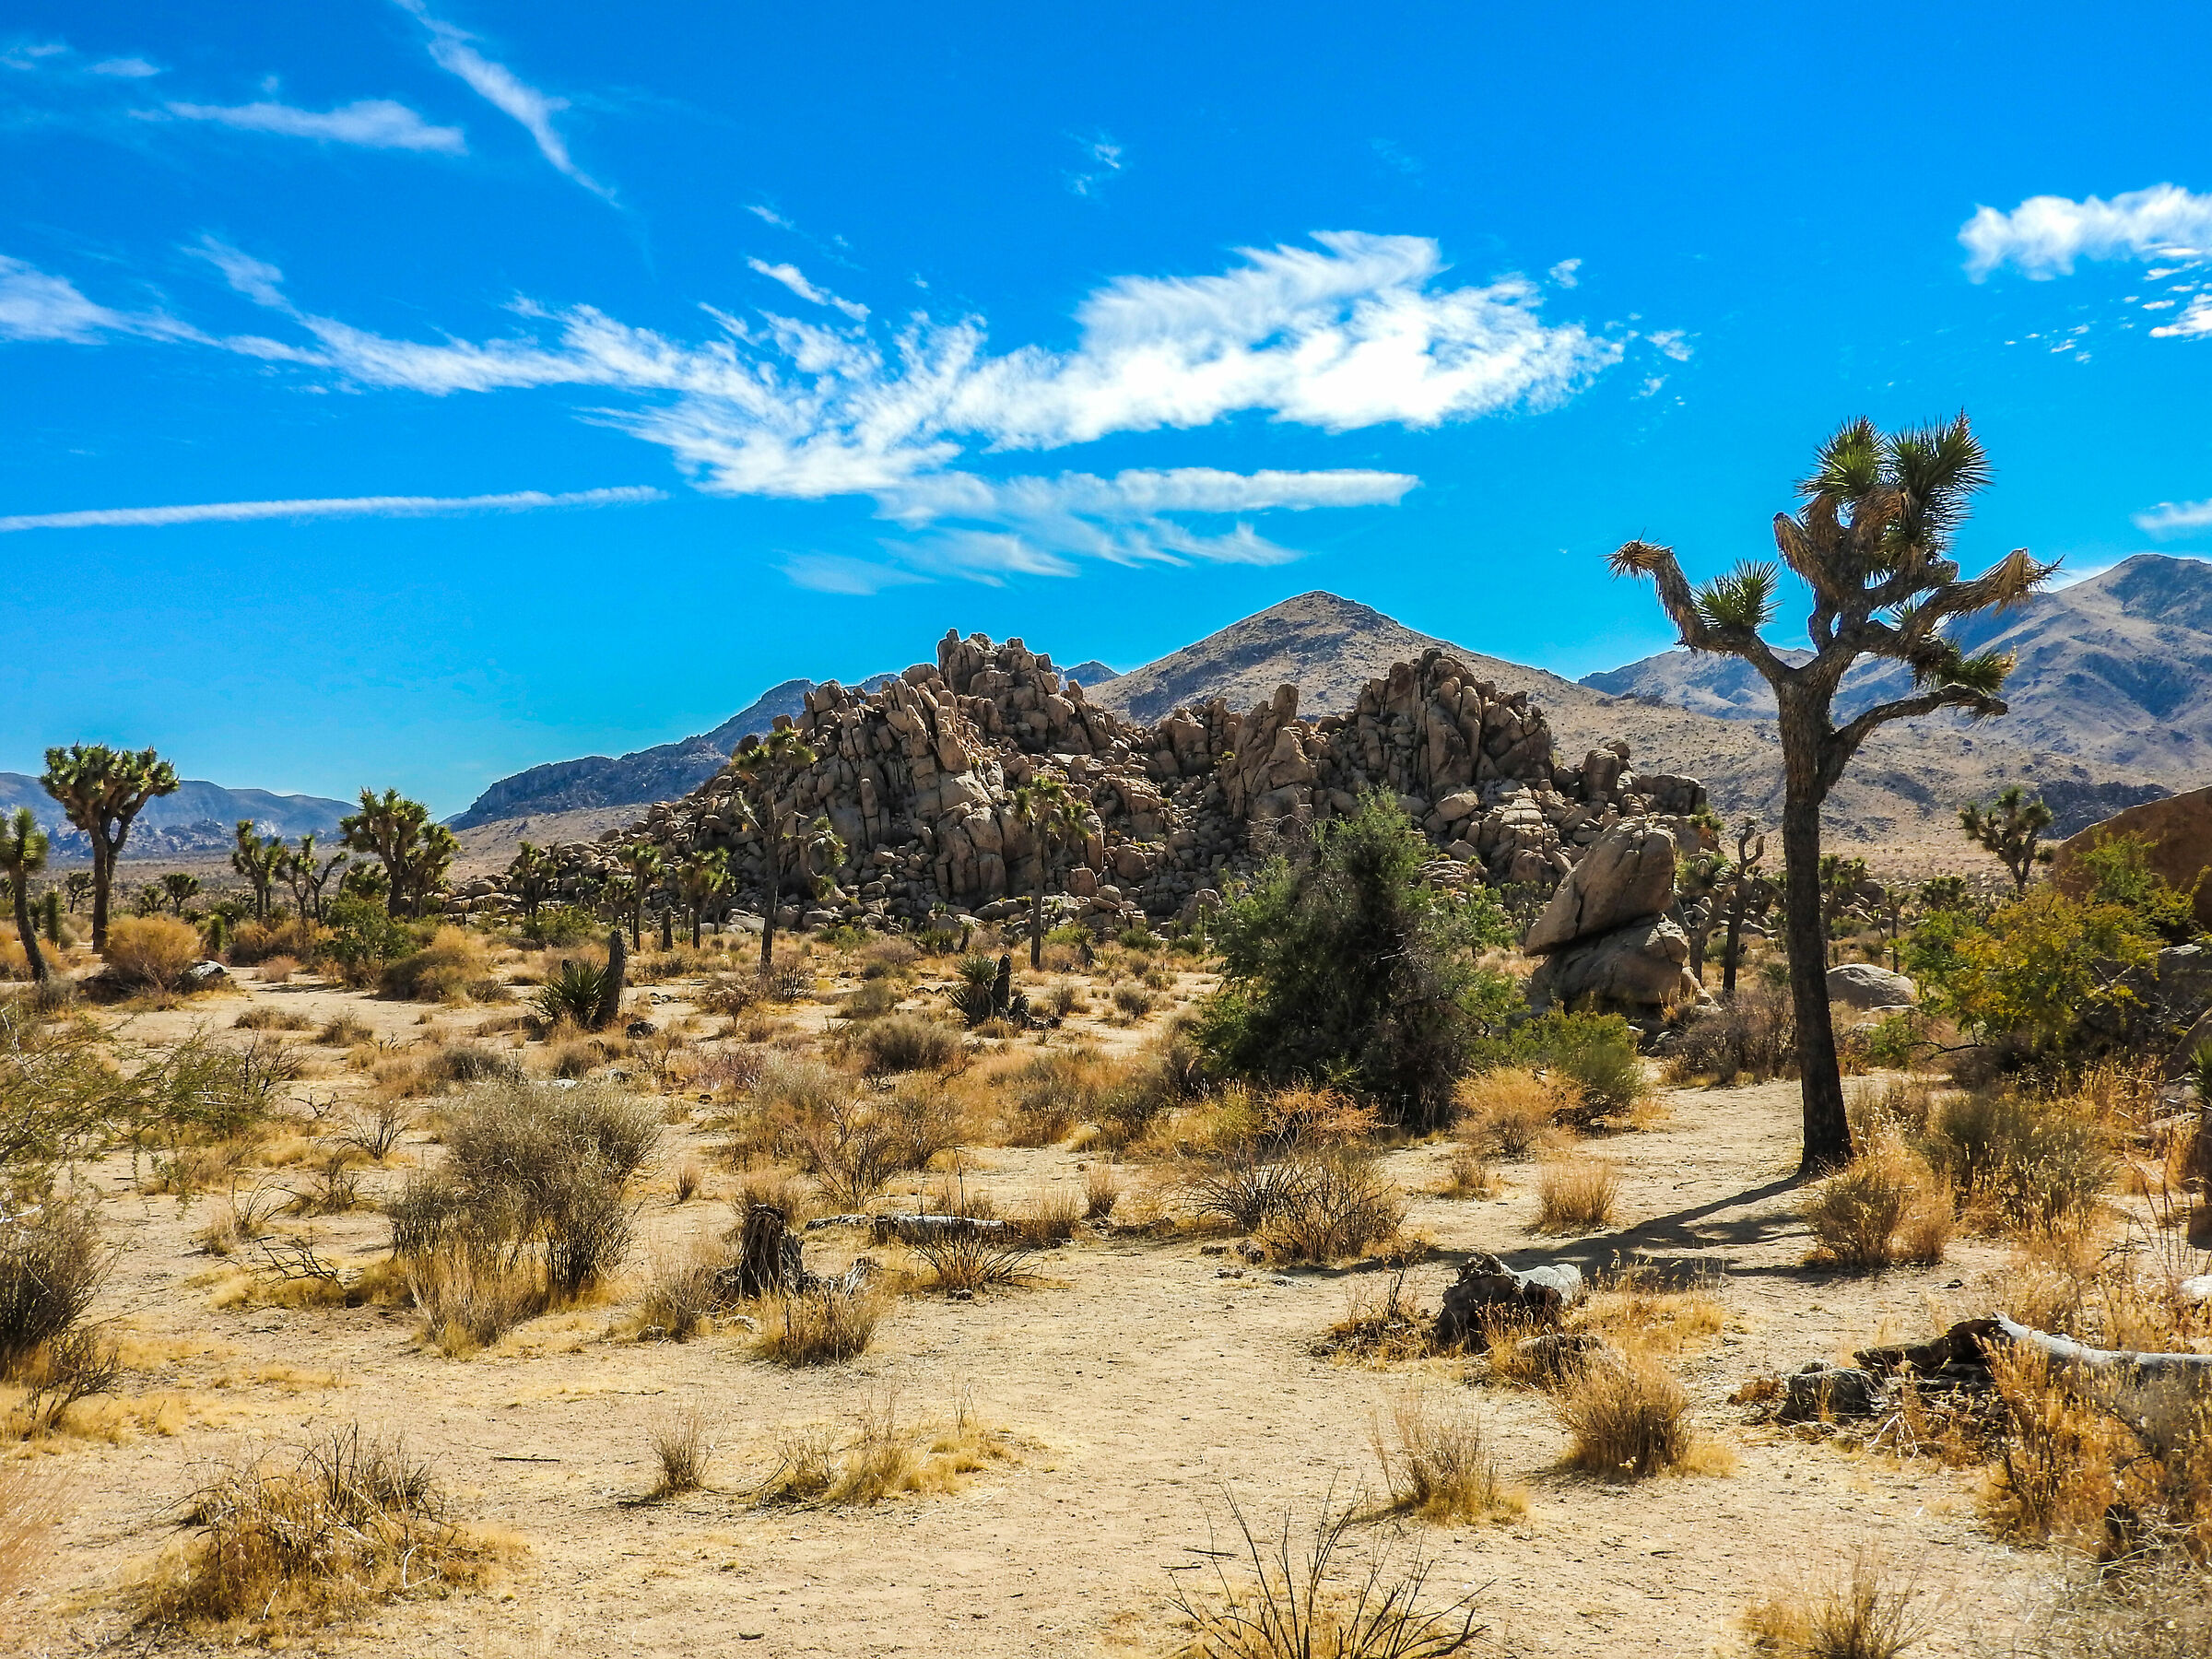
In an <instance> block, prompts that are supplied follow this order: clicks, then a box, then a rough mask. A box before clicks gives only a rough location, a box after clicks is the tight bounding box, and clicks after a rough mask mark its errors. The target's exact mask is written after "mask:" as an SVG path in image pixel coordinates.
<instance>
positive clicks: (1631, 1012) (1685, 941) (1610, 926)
mask: <svg viewBox="0 0 2212 1659" xmlns="http://www.w3.org/2000/svg"><path fill="white" fill-rule="evenodd" d="M1676 845H1677V843H1676V840H1675V834H1674V831H1673V830H1671V829H1670V828H1669V827H1667V826H1665V825H1664V824H1660V823H1655V822H1653V821H1651V820H1649V819H1645V818H1630V819H1627V820H1624V821H1623V822H1621V823H1618V824H1617V825H1615V826H1614V827H1613V828H1612V829H1610V830H1606V833H1605V834H1604V835H1602V836H1600V837H1599V838H1598V840H1597V841H1595V842H1594V843H1593V844H1592V846H1591V848H1590V850H1589V852H1588V853H1586V854H1584V855H1583V858H1582V860H1581V861H1580V862H1579V863H1577V864H1576V865H1575V866H1574V867H1573V869H1572V870H1571V871H1570V872H1569V874H1568V876H1567V878H1566V879H1565V880H1564V881H1562V882H1560V883H1559V890H1558V891H1556V892H1555V893H1553V894H1552V896H1551V902H1550V903H1549V904H1547V906H1545V908H1544V912H1543V913H1542V914H1541V915H1539V916H1538V917H1537V918H1536V921H1535V926H1533V927H1531V928H1530V929H1529V931H1528V936H1527V937H1526V938H1525V939H1524V940H1523V941H1522V946H1521V947H1522V949H1524V950H1525V951H1526V952H1528V954H1529V955H1531V956H1540V957H1542V958H1543V959H1544V963H1543V966H1542V967H1540V968H1538V969H1537V970H1536V971H1535V974H1534V975H1533V976H1532V977H1531V979H1530V980H1529V986H1528V993H1529V998H1530V1000H1531V1001H1532V1002H1534V1003H1535V1005H1536V1006H1538V1007H1543V1006H1548V1005H1551V1004H1559V1005H1560V1006H1566V1007H1571V1008H1585V1007H1587V1008H1595V1009H1597V1010H1599V1011H1601V1012H1606V1013H1620V1014H1626V1015H1628V1016H1629V1017H1630V1018H1636V1019H1649V1018H1665V1017H1666V1016H1667V1015H1669V1014H1671V1013H1673V1012H1674V1010H1675V1009H1677V1008H1678V1007H1681V1006H1684V1005H1686V1004H1689V1003H1694V1002H1696V1001H1698V1000H1699V999H1700V996H1702V994H1703V993H1702V992H1701V991H1700V989H1699V986H1698V982H1697V979H1696V977H1695V976H1694V975H1692V974H1691V972H1690V971H1689V935H1688V934H1686V933H1684V932H1683V931H1682V928H1681V926H1680V924H1678V923H1677V922H1676V921H1675V920H1674V919H1673V918H1672V917H1671V916H1669V915H1668V914H1667V913H1666V912H1668V911H1669V910H1670V909H1672V908H1673V906H1674V902H1675V852H1676Z"/></svg>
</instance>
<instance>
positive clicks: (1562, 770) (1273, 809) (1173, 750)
mask: <svg viewBox="0 0 2212 1659" xmlns="http://www.w3.org/2000/svg"><path fill="white" fill-rule="evenodd" d="M1298 710H1299V692H1298V688H1297V687H1295V686H1284V687H1282V688H1279V689H1278V690H1277V692H1276V693H1275V695H1274V696H1273V697H1272V698H1271V699H1270V700H1268V701H1266V702H1265V703H1263V704H1261V705H1260V706H1259V707H1257V708H1255V709H1253V710H1251V711H1250V712H1244V713H1239V712H1233V711H1232V710H1230V708H1229V707H1228V705H1227V704H1226V703H1225V702H1223V701H1222V700H1218V699H1216V700H1213V701H1211V702H1209V703H1206V705H1204V706H1203V707H1199V708H1195V709H1178V710H1176V711H1175V712H1173V713H1171V714H1170V715H1169V716H1168V717H1167V718H1166V719H1164V720H1162V721H1160V722H1159V724H1157V725H1151V726H1146V725H1138V724H1133V723H1130V722H1127V721H1124V720H1123V719H1121V718H1120V717H1118V716H1116V715H1114V714H1113V713H1112V712H1109V711H1107V710H1104V709H1101V708H1099V707H1097V706H1095V705H1093V704H1092V703H1090V702H1089V701H1088V700H1086V698H1085V697H1084V695H1083V688H1082V687H1081V686H1080V685H1079V684H1077V682H1075V681H1073V680H1068V681H1063V680H1062V678H1061V677H1060V675H1059V674H1058V673H1057V671H1056V670H1055V669H1054V668H1053V663H1052V659H1051V658H1050V657H1048V656H1045V655H1043V654H1042V653H1037V652H1032V651H1030V650H1029V649H1028V648H1027V647H1026V646H1024V645H1023V643H1022V642H1021V641H1019V640H1009V641H1006V642H1005V643H1003V644H994V643H993V642H992V641H990V640H988V639H986V638H985V637H984V636H982V635H981V634H971V635H970V636H968V637H967V638H965V639H963V638H961V637H960V636H959V634H958V633H955V632H948V633H947V635H946V636H945V638H944V639H943V640H942V641H939V643H938V646H937V653H936V661H935V663H934V664H931V663H924V664H918V665H915V666H913V667H912V668H909V669H907V670H906V672H905V673H904V674H902V675H900V677H899V678H898V679H897V680H895V681H893V682H891V683H890V684H888V685H887V686H885V687H884V688H882V689H880V690H877V691H875V692H872V693H865V694H864V693H861V692H858V691H854V690H850V689H848V688H844V687H842V686H840V685H838V684H836V683H834V682H831V683H829V684H825V685H822V686H819V687H817V688H815V690H814V691H812V692H811V693H809V694H808V696H807V698H806V709H805V712H803V713H801V714H800V715H799V717H798V718H797V720H796V721H795V722H794V723H792V724H794V727H795V729H796V731H797V733H798V735H800V736H801V737H802V738H804V739H805V741H806V744H807V745H808V747H810V748H812V749H813V751H814V752H815V754H816V756H817V759H816V761H815V763H814V765H813V766H812V767H811V768H810V769H809V770H808V771H807V772H806V775H805V777H804V778H803V779H802V780H801V782H800V784H799V787H798V790H797V792H796V793H797V797H798V798H797V800H796V801H795V803H794V806H795V807H796V809H797V812H798V814H799V815H800V816H801V817H802V818H811V817H813V816H815V815H817V814H818V815H820V816H822V817H825V818H828V819H829V821H830V826H831V828H833V829H834V830H836V831H837V834H838V837H839V839H840V841H841V842H842V843H843V847H844V853H843V860H842V863H841V865H839V866H838V867H836V868H834V869H819V870H813V871H803V872H800V873H799V874H798V876H797V877H796V878H795V879H794V882H793V883H792V885H791V886H790V887H788V888H786V890H785V891H784V892H782V893H781V894H777V895H774V896H773V897H772V899H771V896H770V895H768V894H766V893H764V892H763V891H762V890H761V889H762V887H763V869H764V861H763V859H762V855H761V849H760V844H759V837H758V835H757V833H756V832H755V831H754V830H752V829H751V828H750V827H749V826H748V824H747V821H746V817H745V815H744V814H743V813H742V812H740V811H739V810H738V806H737V803H736V801H735V794H734V792H735V782H734V781H733V780H732V779H731V778H729V777H728V776H727V775H726V774H724V775H723V776H718V777H716V778H712V779H710V780H709V781H708V782H706V783H704V784H702V785H700V787H699V788H698V789H697V790H694V791H693V792H692V793H691V794H688V795H687V796H685V797H684V798H683V799H682V800H680V801H670V802H664V803H662V804H660V805H658V806H654V807H653V808H652V809H651V811H649V812H648V813H647V814H646V815H645V817H644V818H642V819H641V820H640V821H639V822H637V823H636V824H634V825H632V826H631V827H630V828H629V829H628V830H618V831H610V832H608V834H607V835H606V836H605V837H602V838H601V841H599V842H597V843H572V844H570V845H565V846H562V847H559V848H557V849H556V850H555V853H556V861H557V865H558V867H559V881H560V884H561V888H562V890H563V891H564V893H566V892H572V891H582V890H589V888H590V886H591V885H592V884H593V883H594V882H596V881H599V880H603V879H605V878H606V877H609V876H611V875H612V874H613V873H615V871H616V870H617V869H618V865H617V862H616V861H617V856H618V853H619V850H620V847H621V846H622V845H623V844H625V843H628V842H631V841H639V840H644V841H652V842H654V843H656V844H658V845H659V846H660V847H661V848H662V849H663V850H664V851H665V853H668V854H670V855H671V858H672V860H680V859H681V858H682V857H683V856H684V855H686V854H688V853H691V852H692V851H694V850H700V849H713V848H720V849H723V850H725V851H726V852H727V853H728V855H729V863H730V868H731V873H732V877H733V882H732V886H733V895H732V896H733V898H734V900H735V902H737V903H739V904H742V905H745V906H747V907H749V908H752V909H756V910H757V909H759V908H761V907H762V906H764V905H766V904H768V903H770V902H774V903H776V904H777V905H778V907H779V910H780V912H782V914H784V915H785V916H787V917H789V918H790V919H791V920H793V921H794V922H797V923H801V924H816V923H820V922H827V921H845V922H853V923H857V924H861V925H865V926H877V927H884V926H893V925H898V924H904V923H912V922H918V921H921V920H924V919H925V918H927V917H929V916H930V915H932V914H934V913H936V912H947V913H949V914H953V915H974V916H977V917H979V918H980V919H982V920H984V921H995V920H999V919H1001V918H1002V917H1004V916H1006V915H1009V914H1012V913H1014V912H1017V911H1019V910H1022V909H1024V908H1025V907H1026V903H1027V900H1028V897H1029V895H1030V894H1032V893H1034V892H1035V891H1036V890H1037V889H1038V888H1039V887H1040V886H1042V887H1043V888H1045V889H1046V890H1047V891H1048V892H1050V893H1052V894H1054V895H1055V896H1056V897H1055V903H1056V906H1057V908H1058V909H1059V911H1060V912H1061V913H1063V914H1069V915H1082V916H1087V917H1088V918H1090V919H1091V920H1092V921H1094V922H1096V923H1099V924H1108V925H1111V924H1114V923H1116V922H1120V923H1127V922H1132V921H1135V920H1137V919H1139V918H1141V917H1152V918H1159V917H1167V916H1173V915H1177V914H1179V913H1187V912H1191V911H1193V910H1194V909H1195V908H1199V907H1202V906H1204V905H1206V903H1208V902H1210V901H1212V900H1214V899H1215V897H1216V895H1217V894H1218V890H1219V888H1220V887H1221V885H1222V883H1223V882H1224V881H1225V880H1226V879H1228V878H1229V877H1230V876H1231V875H1232V874H1234V873H1236V872H1237V871H1239V870H1241V869H1246V868H1249V867H1251V866H1252V865H1253V864H1254V863H1255V862H1256V861H1257V859H1258V858H1259V857H1260V856H1261V855H1262V854H1263V853H1264V852H1265V848H1266V847H1267V846H1268V845H1270V844H1273V839H1274V838H1275V837H1276V836H1277V835H1279V834H1280V833H1281V832H1282V831H1283V830H1285V829H1287V828H1290V827H1293V826H1300V827H1302V826H1311V825H1312V824H1316V823H1321V822H1324V821H1326V820H1328V819H1329V818H1335V817H1340V816H1342V815H1345V814H1347V813H1349V812H1351V811H1352V810H1353V809H1354V808H1355V806H1357V803H1358V800H1359V796H1360V794H1362V793H1364V792H1366V791H1368V790H1371V789H1376V788H1380V789H1383V790H1386V791H1388V792H1389V793H1390V794H1392V795H1394V797H1395V798H1396V799H1397V800H1398V802H1399V803H1400V805H1402V806H1404V807H1405V809H1406V812H1407V814H1408V815H1410V816H1411V817H1412V818H1413V819H1414V820H1415V821H1416V822H1417V823H1418V824H1419V825H1420V826H1421V828H1422V830H1423V831H1424V833H1425V834H1426V835H1427V836H1428V837H1429V839H1430V841H1431V842H1432V843H1433V844H1434V845H1435V846H1436V847H1437V849H1438V850H1439V857H1438V858H1437V859H1436V860H1435V861H1433V862H1432V864H1431V865H1430V875H1431V877H1432V879H1436V880H1438V881H1441V882H1444V883H1446V884H1449V885H1465V884H1467V883H1469V882H1480V883H1482V884H1486V885H1489V886H1495V887H1519V888H1524V889H1533V890H1534V891H1535V892H1536V893H1537V894H1539V895H1540V894H1542V893H1547V892H1549V891H1550V890H1551V889H1552V888H1554V887H1555V886H1557V885H1558V884H1559V882H1560V881H1561V880H1562V879H1563V878H1564V877H1566V876H1567V875H1568V873H1569V872H1570V871H1571V870H1572V869H1573V868H1574V867H1575V865H1576V864H1577V862H1578V861H1579V860H1580V859H1581V858H1583V855H1584V853H1585V852H1586V851H1587V850H1588V849H1590V848H1592V847H1594V846H1595V845H1597V844H1600V842H1601V841H1602V840H1603V838H1604V837H1605V836H1606V835H1607V834H1608V833H1610V832H1611V831H1613V830H1615V829H1616V828H1617V827H1618V826H1620V825H1622V824H1625V823H1629V822H1635V823H1639V824H1651V825H1654V826H1672V827H1673V829H1674V830H1675V831H1676V832H1677V835H1678V836H1680V837H1685V838H1687V837H1689V836H1696V835H1701V834H1702V833H1703V831H1702V830H1700V829H1699V828H1698V827H1697V826H1696V825H1695V824H1694V823H1693V822H1692V820H1693V819H1696V818H1700V815H1701V814H1702V813H1703V809H1704V806H1705V794H1704V790H1703V788H1702V786H1701V785H1700V783H1699V782H1697V781H1696V780H1695V779H1692V778H1681V777H1675V776H1671V775H1665V774H1659V775H1651V776H1639V775H1638V774H1637V773H1636V772H1635V771H1634V770H1633V769H1632V768H1631V767H1630V763H1629V748H1628V746H1627V745H1626V744H1625V743H1616V744H1612V745H1609V746H1608V747H1606V748H1604V749H1600V750H1594V751H1593V752H1592V753H1591V754H1590V755H1589V756H1588V757H1586V758H1585V759H1583V762H1582V763H1581V765H1579V766H1574V767H1563V766H1559V765H1558V764H1556V763H1555V760H1554V758H1553V755H1552V740H1551V732H1550V728H1549V727H1548V726H1547V724H1546V723H1545V719H1544V714H1543V712H1542V710H1541V709H1539V708H1538V707H1536V706H1535V704H1534V703H1533V702H1531V701H1530V700H1529V698H1528V696H1527V695H1526V693H1524V692H1505V691H1500V689H1499V688H1497V687H1495V686H1493V685H1490V684H1489V683H1488V682H1486V681H1482V680H1478V679H1477V678H1476V677H1475V676H1474V674H1473V672H1472V671H1471V670H1469V669H1468V668H1467V667H1466V666H1465V665H1463V664H1461V663H1459V662H1457V661H1456V660H1454V659H1453V658H1452V657H1451V656H1449V655H1447V654H1445V653H1442V652H1441V651H1435V650H1431V651H1428V652H1425V653H1422V655H1421V656H1420V658H1419V659H1418V661H1415V662H1410V663H1400V664H1398V665H1395V666H1394V667H1393V668H1392V669H1391V671H1390V673H1389V674H1388V675H1387V676H1385V677H1382V678H1381V679H1376V680H1372V681H1370V682H1369V684H1368V685H1367V687H1366V688H1364V689H1363V690H1362V691H1361V692H1360V694H1359V699H1358V700H1357V702H1356V703H1355V705H1354V707H1353V709H1352V711H1351V712H1349V713H1347V714H1332V715H1328V716H1325V717H1324V718H1323V719H1320V720H1317V721H1316V720H1308V719H1305V718H1303V717H1301V716H1300V713H1299V712H1298ZM1039 776H1044V777H1050V778H1053V779H1055V780H1058V781H1060V782H1064V783H1065V785H1066V786H1067V790H1068V793H1069V794H1070V795H1071V796H1073V797H1074V799H1075V800H1076V802H1077V805H1078V806H1079V807H1080V809H1081V812H1082V815H1083V823H1084V830H1085V833H1083V834H1082V835H1081V836H1080V837H1079V838H1076V839H1074V840H1073V841H1072V843H1071V842H1068V841H1063V842H1061V843H1058V844H1055V845H1053V846H1052V847H1049V848H1041V847H1040V846H1039V844H1038V838H1037V837H1036V836H1035V835H1033V834H1032V833H1031V832H1030V829H1029V828H1028V826H1026V825H1024V824H1023V823H1022V822H1021V821H1020V820H1019V819H1018V818H1016V817H1015V816H1014V814H1013V811H1012V809H1011V805H1010V796H1011V792H1012V791H1013V790H1014V789H1015V788H1016V787H1018V785H1020V784H1022V783H1025V782H1029V781H1030V780H1031V779H1032V778H1036V777H1039ZM1670 844H1671V843H1670ZM479 885H483V884H479V883H472V884H471V886H472V888H475V887H477V886H479ZM508 886H509V884H508V883H507V882H506V881H504V880H502V879H500V878H496V877H495V878H491V884H490V886H489V887H488V888H487V890H486V891H485V892H482V893H475V894H473V895H472V896H471V898H469V899H468V900H459V899H457V900H456V901H455V902H456V904H459V903H464V902H465V903H469V904H473V905H476V906H479V907H484V906H488V907H492V908H497V907H499V906H500V904H501V903H502V902H505V900H504V899H503V894H504V892H505V890H506V889H507V888H508Z"/></svg>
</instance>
